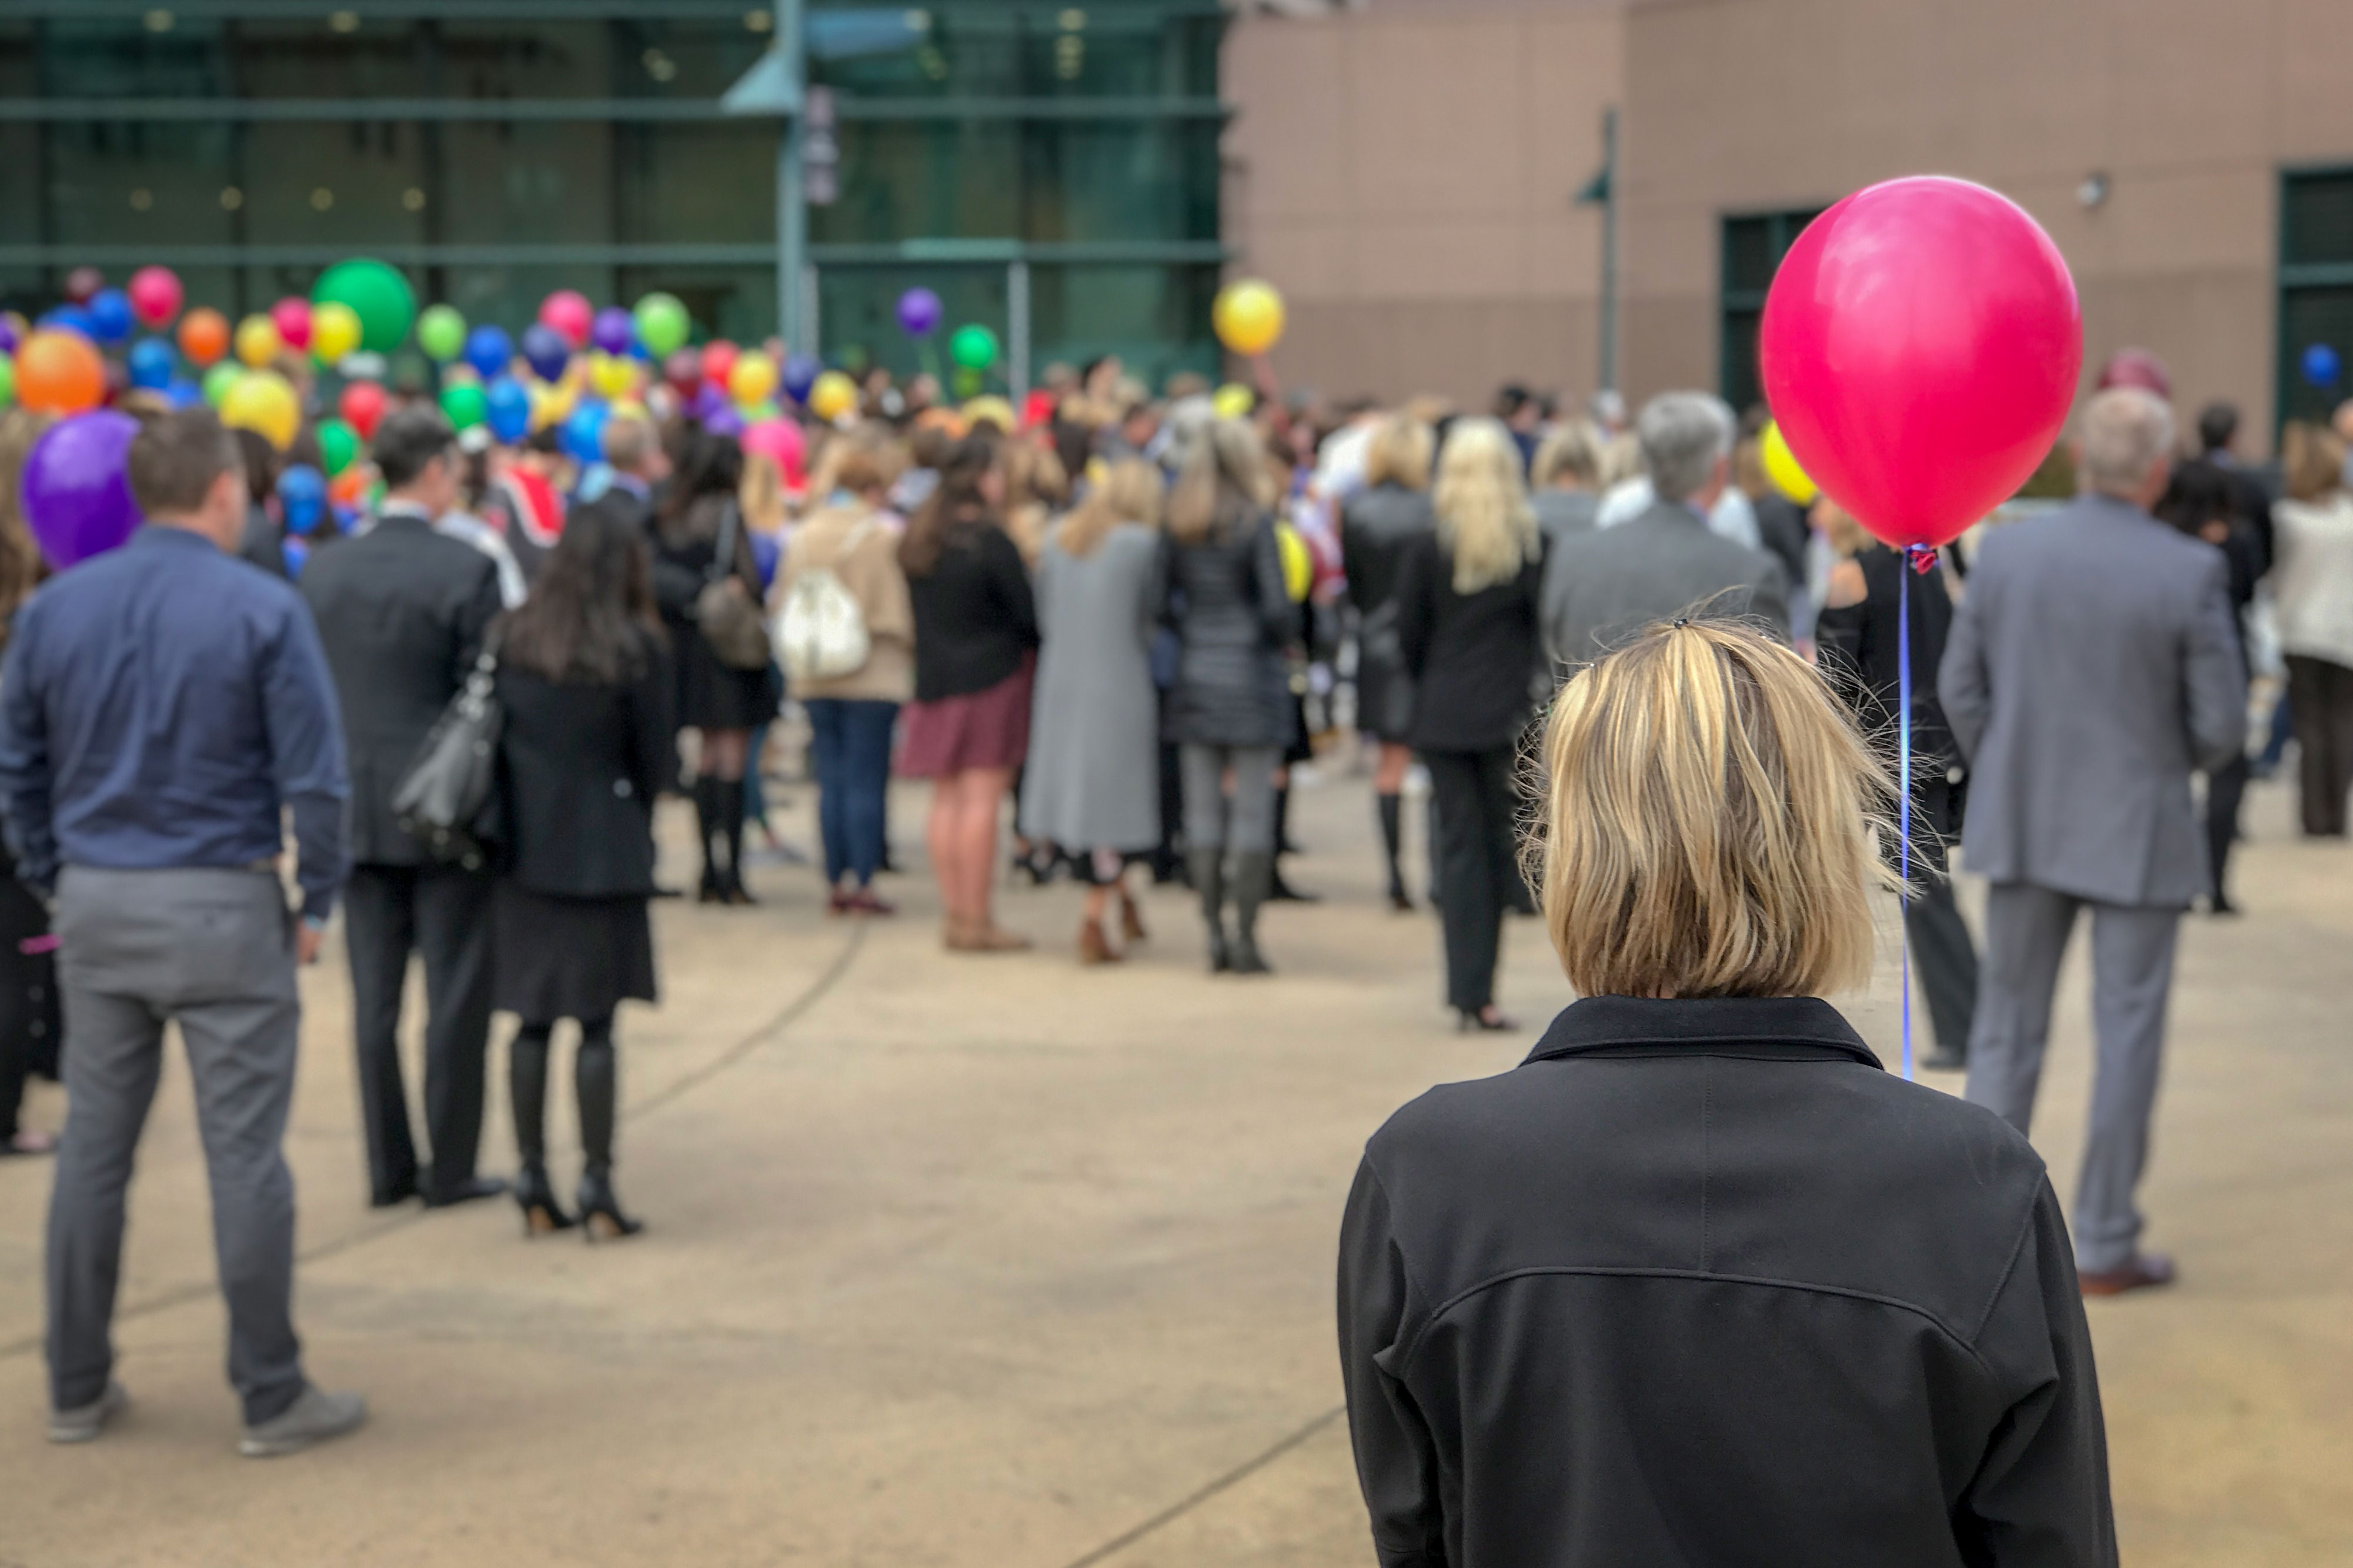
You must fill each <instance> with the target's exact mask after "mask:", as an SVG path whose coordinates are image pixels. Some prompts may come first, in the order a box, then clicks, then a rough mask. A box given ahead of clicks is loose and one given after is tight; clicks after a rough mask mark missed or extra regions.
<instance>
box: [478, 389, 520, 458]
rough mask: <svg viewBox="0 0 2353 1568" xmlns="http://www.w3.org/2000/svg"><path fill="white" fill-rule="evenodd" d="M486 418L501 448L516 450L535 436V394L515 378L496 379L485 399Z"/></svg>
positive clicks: (483, 403) (483, 399) (483, 398)
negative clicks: (532, 415) (514, 448)
mask: <svg viewBox="0 0 2353 1568" xmlns="http://www.w3.org/2000/svg"><path fill="white" fill-rule="evenodd" d="M482 410H483V417H484V418H485V419H486V420H488V422H489V424H490V426H491V435H492V436H494V437H497V438H498V441H499V443H500V445H501V446H506V447H512V446H513V445H514V444H515V443H516V442H517V441H520V440H522V438H523V437H525V436H528V435H530V434H531V394H530V393H528V392H526V391H524V390H523V384H522V383H521V382H519V381H517V380H516V379H515V378H514V377H512V376H511V375H501V376H498V377H495V378H494V379H493V380H492V381H491V384H490V386H489V388H488V389H487V390H486V391H485V392H484V393H483V395H482Z"/></svg>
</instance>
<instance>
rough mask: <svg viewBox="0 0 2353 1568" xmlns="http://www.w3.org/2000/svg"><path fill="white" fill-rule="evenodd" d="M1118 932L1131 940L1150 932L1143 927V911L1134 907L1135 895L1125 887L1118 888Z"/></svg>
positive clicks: (1135, 940)
mask: <svg viewBox="0 0 2353 1568" xmlns="http://www.w3.org/2000/svg"><path fill="white" fill-rule="evenodd" d="M1119 934H1120V935H1121V936H1122V937H1123V938H1124V939H1125V940H1127V941H1128V942H1142V941H1144V940H1145V938H1146V937H1148V936H1150V935H1151V934H1152V933H1151V932H1150V931H1145V929H1144V911H1143V910H1140V909H1138V908H1137V907H1136V904H1135V895H1134V893H1131V892H1129V891H1128V890H1127V889H1125V888H1122V889H1120V890H1119Z"/></svg>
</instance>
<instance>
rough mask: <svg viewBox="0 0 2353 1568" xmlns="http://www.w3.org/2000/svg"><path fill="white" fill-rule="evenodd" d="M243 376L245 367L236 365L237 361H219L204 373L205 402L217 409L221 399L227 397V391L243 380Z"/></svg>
mask: <svg viewBox="0 0 2353 1568" xmlns="http://www.w3.org/2000/svg"><path fill="white" fill-rule="evenodd" d="M244 376H245V366H243V365H241V364H239V363H237V361H235V360H233V359H224V360H222V361H220V362H219V363H216V364H215V365H214V366H213V367H212V369H210V370H208V371H206V372H205V401H206V403H208V404H210V405H212V406H213V407H215V408H218V407H219V406H220V405H221V401H222V399H224V398H226V397H227V396H228V389H229V388H230V387H232V386H235V385H236V384H237V383H238V382H239V381H241V380H243V379H244Z"/></svg>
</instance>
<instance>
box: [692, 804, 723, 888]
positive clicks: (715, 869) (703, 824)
mask: <svg viewBox="0 0 2353 1568" xmlns="http://www.w3.org/2000/svg"><path fill="white" fill-rule="evenodd" d="M724 809H725V808H724V807H723V805H721V804H720V798H719V781H718V780H717V779H714V778H712V777H711V776H709V775H708V774H698V775H696V777H695V781H694V826H695V829H696V833H695V837H696V841H697V842H699V843H700V844H701V845H702V887H701V888H700V889H697V890H696V892H695V895H694V899H695V902H697V903H701V904H720V903H724V902H726V901H727V884H726V883H725V882H723V881H722V880H721V879H720V876H719V831H720V829H719V823H720V813H721V812H722V811H723V810H724Z"/></svg>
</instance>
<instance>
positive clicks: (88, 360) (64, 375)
mask: <svg viewBox="0 0 2353 1568" xmlns="http://www.w3.org/2000/svg"><path fill="white" fill-rule="evenodd" d="M16 401H17V402H19V403H21V404H23V405H25V406H26V407H27V408H29V409H31V410H33V411H34V412H35V413H37V414H84V413H87V412H89V411H90V409H93V408H95V407H97V406H98V405H100V404H101V403H103V402H105V401H106V362H105V361H103V360H101V359H100V358H99V357H98V350H97V349H96V348H94V347H92V346H91V344H90V340H89V339H88V338H85V337H83V336H82V335H81V334H80V333H79V332H62V331H46V332H35V333H34V334H33V335H32V336H31V337H29V338H26V340H25V346H24V347H23V348H21V349H18V350H17V351H16Z"/></svg>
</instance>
